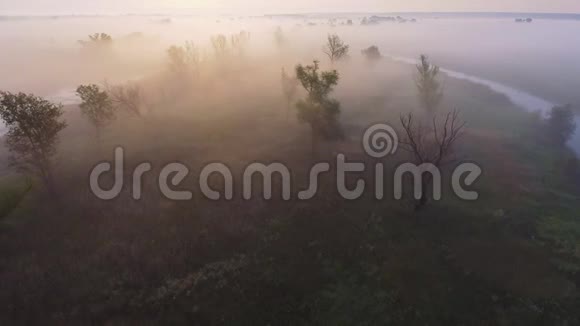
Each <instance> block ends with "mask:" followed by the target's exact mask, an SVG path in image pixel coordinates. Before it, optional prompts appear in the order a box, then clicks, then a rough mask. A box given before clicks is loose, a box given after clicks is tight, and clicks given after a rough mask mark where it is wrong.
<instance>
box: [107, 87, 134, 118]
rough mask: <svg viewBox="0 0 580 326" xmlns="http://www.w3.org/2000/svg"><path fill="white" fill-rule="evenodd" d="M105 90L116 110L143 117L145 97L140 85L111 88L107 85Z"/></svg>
mask: <svg viewBox="0 0 580 326" xmlns="http://www.w3.org/2000/svg"><path fill="white" fill-rule="evenodd" d="M105 88H106V90H107V93H108V94H109V97H110V98H111V101H112V103H113V105H114V107H115V109H116V110H122V111H125V112H128V113H130V114H133V115H136V116H141V106H142V105H143V97H142V92H141V87H140V86H139V85H137V84H127V85H116V86H111V85H108V84H105Z"/></svg>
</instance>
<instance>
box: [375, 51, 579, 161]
mask: <svg viewBox="0 0 580 326" xmlns="http://www.w3.org/2000/svg"><path fill="white" fill-rule="evenodd" d="M386 57H387V58H389V59H391V60H393V61H396V62H400V63H404V64H409V65H416V64H418V61H417V60H415V59H411V58H406V57H400V56H391V55H386ZM441 72H443V73H445V74H447V75H448V76H449V77H451V78H455V79H459V80H465V81H468V82H471V83H474V84H478V85H483V86H486V87H489V88H490V89H491V90H492V91H494V92H496V93H499V94H503V95H505V96H506V97H507V98H508V99H509V100H510V101H511V102H512V103H513V104H514V105H516V106H518V107H520V108H522V109H524V110H526V111H528V112H538V111H539V112H540V113H541V114H542V115H543V116H546V115H547V114H548V113H549V112H550V110H551V109H552V108H553V107H554V106H557V105H560V104H556V103H553V102H550V101H548V100H546V99H544V98H541V97H538V96H536V95H533V94H531V93H528V92H526V91H522V90H519V89H516V88H513V87H511V86H508V85H505V84H503V83H499V82H495V81H492V80H489V79H484V78H480V77H477V76H474V75H470V74H466V73H462V72H458V71H455V70H451V69H447V68H443V67H442V68H441ZM576 124H577V125H578V126H580V115H577V116H576ZM568 145H569V146H570V148H571V149H572V150H573V151H574V152H575V153H576V155H577V156H579V157H580V133H579V132H576V133H575V134H574V136H573V137H572V139H571V140H570V142H569V143H568Z"/></svg>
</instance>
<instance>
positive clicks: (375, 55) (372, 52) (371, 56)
mask: <svg viewBox="0 0 580 326" xmlns="http://www.w3.org/2000/svg"><path fill="white" fill-rule="evenodd" d="M362 54H363V55H364V57H365V58H366V59H367V61H369V62H376V61H378V60H380V59H381V58H382V55H381V51H380V50H379V48H378V47H377V46H376V45H372V46H370V47H368V48H366V49H364V50H362Z"/></svg>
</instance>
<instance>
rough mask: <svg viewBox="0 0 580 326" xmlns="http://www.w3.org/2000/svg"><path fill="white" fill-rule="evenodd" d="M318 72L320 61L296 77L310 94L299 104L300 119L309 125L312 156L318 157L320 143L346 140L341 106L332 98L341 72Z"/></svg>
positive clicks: (301, 68)
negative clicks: (340, 116)
mask: <svg viewBox="0 0 580 326" xmlns="http://www.w3.org/2000/svg"><path fill="white" fill-rule="evenodd" d="M319 70H320V69H319V65H318V61H314V63H313V64H312V65H307V66H302V65H298V66H297V67H296V77H297V78H298V80H299V81H300V83H301V84H302V87H304V89H305V90H306V92H307V93H308V95H307V97H306V98H305V99H303V100H300V101H298V103H297V104H296V107H297V109H298V119H299V120H300V121H301V122H303V123H308V124H309V125H310V128H311V132H312V133H311V135H312V153H313V155H315V154H316V150H317V147H318V142H319V140H321V139H322V140H336V139H340V138H342V136H343V134H342V130H341V128H340V124H339V122H338V117H339V115H340V103H339V102H338V101H336V100H334V99H331V98H329V95H330V93H331V92H332V91H333V89H334V86H336V85H337V84H338V80H339V75H338V72H337V71H336V70H332V71H323V72H320V71H319Z"/></svg>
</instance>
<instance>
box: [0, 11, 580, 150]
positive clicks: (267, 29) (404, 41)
mask: <svg viewBox="0 0 580 326" xmlns="http://www.w3.org/2000/svg"><path fill="white" fill-rule="evenodd" d="M417 16H418V17H419V18H418V22H417V23H399V24H397V23H383V24H379V25H376V26H360V24H359V21H360V19H361V18H362V16H361V15H334V16H331V15H310V16H308V15H304V16H290V17H284V16H274V17H263V16H256V17H234V16H205V17H204V16H186V17H183V16H112V17H76V18H75V17H61V18H36V19H22V20H10V19H9V20H4V21H2V22H0V24H1V26H2V28H1V29H0V42H2V44H7V45H8V46H5V47H3V51H2V53H1V54H0V56H1V60H0V72H1V73H0V89H4V90H11V91H25V92H34V93H37V94H39V95H42V96H47V97H50V98H51V99H53V100H55V101H60V102H62V103H64V104H67V103H74V102H75V96H74V89H75V88H76V86H77V85H79V84H81V83H89V82H90V83H103V82H104V81H108V82H123V81H126V80H132V79H139V78H141V77H143V76H145V75H148V74H149V75H150V74H153V73H155V72H159V71H161V70H163V69H164V68H165V64H166V49H167V48H168V47H169V46H171V45H182V44H183V43H184V42H186V41H192V42H194V43H195V44H196V46H198V47H199V48H200V49H202V50H203V51H205V52H206V53H207V51H209V48H210V42H209V40H210V38H211V36H212V35H216V34H226V35H229V34H232V33H237V32H239V31H241V30H245V31H248V32H249V33H250V34H251V37H252V40H251V46H250V47H249V51H251V56H254V57H264V58H265V57H268V56H270V55H272V54H274V53H275V52H276V51H278V50H277V49H275V47H274V42H273V33H274V32H275V30H276V28H277V27H281V28H282V29H283V30H284V32H285V33H286V36H287V37H288V38H289V39H290V41H289V42H290V43H291V46H290V48H288V49H285V50H284V51H285V52H287V53H286V54H289V53H291V54H290V56H294V57H298V58H300V59H303V60H309V59H318V60H321V59H323V56H324V54H322V52H321V51H320V48H321V46H322V45H321V42H322V41H323V40H324V38H325V36H326V35H327V34H328V33H337V34H339V35H340V36H341V37H342V38H343V39H344V40H345V41H346V42H347V43H348V44H350V45H351V47H352V50H353V51H352V52H354V53H355V56H356V54H357V53H358V52H359V51H360V50H361V49H363V48H366V47H368V46H370V45H377V46H379V48H380V50H381V52H382V53H383V55H386V56H388V57H401V58H404V59H409V60H415V59H416V58H418V56H419V55H420V54H428V55H429V56H430V57H431V58H432V60H433V61H434V62H436V63H437V64H438V65H440V66H441V67H443V68H446V69H449V70H453V71H454V72H458V73H460V74H466V75H470V76H472V77H475V78H479V79H485V80H487V81H489V82H497V83H500V84H502V86H506V87H509V88H511V89H513V90H515V91H521V92H524V93H527V94H525V95H524V97H526V96H528V99H529V96H532V97H537V98H538V99H539V102H540V103H541V102H542V101H543V103H551V104H572V105H573V106H574V107H579V106H580V95H579V93H578V91H577V90H578V86H579V85H578V79H577V78H578V77H577V76H579V75H580V65H579V64H578V63H577V58H578V57H580V45H578V44H577V43H578V42H575V41H574V40H575V38H576V36H577V35H578V33H579V32H580V21H578V20H560V19H539V20H536V21H534V22H533V23H532V24H516V23H514V21H513V17H512V16H508V17H505V15H498V16H497V17H490V16H489V15H488V16H485V17H477V16H476V17H462V16H460V15H455V16H451V17H447V16H443V17H442V18H441V17H438V16H435V14H432V15H428V14H422V15H417ZM329 17H331V18H337V19H338V20H337V25H338V24H340V22H344V21H346V20H347V19H353V20H354V21H355V24H354V26H340V25H339V26H332V27H331V26H328V19H329ZM554 17H555V18H558V16H554ZM554 17H551V18H554ZM405 18H407V19H410V18H413V16H408V17H405ZM97 32H99V33H100V32H103V33H107V34H109V35H111V36H113V37H114V38H115V39H116V40H117V42H116V43H115V51H114V54H112V55H111V56H109V57H107V58H99V60H92V59H93V58H88V57H87V55H86V54H85V55H83V53H82V51H81V47H80V45H79V43H78V41H79V40H84V39H86V38H87V35H89V34H93V33H97ZM321 40H322V41H321ZM291 67H292V64H290V66H289V67H288V68H291ZM523 101H526V99H523ZM537 103H538V101H536V102H535V103H534V101H532V102H529V105H528V106H527V107H525V109H527V110H544V111H545V110H546V108H545V107H534V105H536V106H537V105H540V104H537ZM519 104H520V105H521V104H522V103H519ZM573 144H574V146H575V147H576V148H579V149H580V138H579V139H577V140H575V141H574V142H573Z"/></svg>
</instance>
